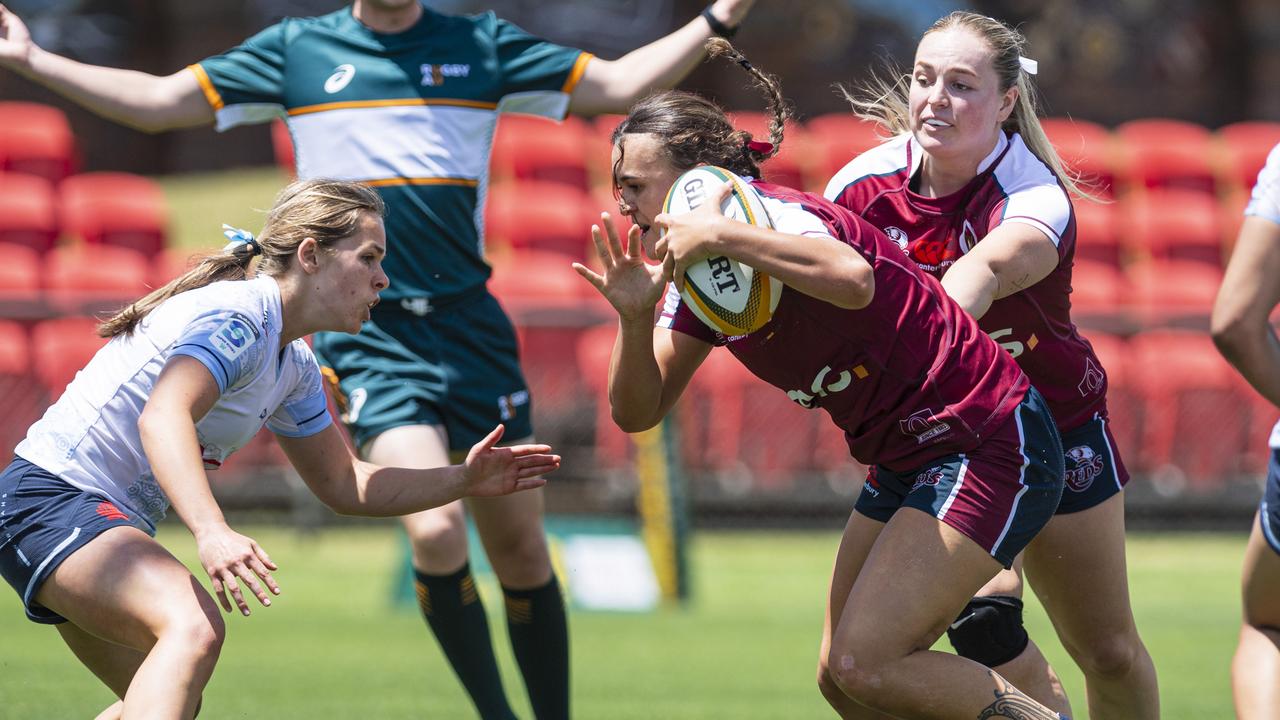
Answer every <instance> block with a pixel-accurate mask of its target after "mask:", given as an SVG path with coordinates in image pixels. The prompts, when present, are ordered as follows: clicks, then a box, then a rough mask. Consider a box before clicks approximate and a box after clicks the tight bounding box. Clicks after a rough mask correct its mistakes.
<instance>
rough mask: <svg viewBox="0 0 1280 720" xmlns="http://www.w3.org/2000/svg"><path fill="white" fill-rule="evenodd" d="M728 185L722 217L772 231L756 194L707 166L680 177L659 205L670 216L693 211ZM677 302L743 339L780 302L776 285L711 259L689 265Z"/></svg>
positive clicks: (745, 267) (729, 175)
mask: <svg viewBox="0 0 1280 720" xmlns="http://www.w3.org/2000/svg"><path fill="white" fill-rule="evenodd" d="M725 183H729V185H730V186H732V188H733V192H732V194H731V195H729V197H728V199H727V200H725V202H724V204H723V205H721V206H720V211H721V212H723V213H724V214H725V216H726V217H728V218H731V219H733V220H737V221H738V222H744V223H748V224H750V225H758V226H760V227H767V228H772V227H773V221H772V220H770V219H769V212H768V210H766V209H765V206H764V202H763V200H761V198H760V195H759V193H757V192H756V191H755V188H753V187H751V185H750V184H749V183H747V181H745V180H743V179H742V178H740V177H738V176H737V175H735V174H733V173H731V172H729V171H728V170H724V169H723V168H718V167H714V166H710V165H705V166H702V167H696V168H694V169H692V170H690V171H688V172H686V173H684V174H683V175H681V176H680V177H679V178H678V179H677V180H676V181H675V184H673V185H672V186H671V189H670V190H669V191H667V199H666V201H665V202H664V203H663V204H662V211H663V212H664V213H670V214H672V215H679V214H681V213H686V212H689V211H690V210H694V209H697V208H698V207H699V206H701V205H702V203H703V202H704V201H706V199H707V197H708V196H709V195H710V193H711V191H712V190H714V189H715V188H717V187H719V186H720V185H723V184H725ZM680 296H681V297H682V298H683V300H684V302H685V303H686V304H688V305H689V309H691V310H692V311H693V314H694V315H697V316H698V319H699V320H701V321H702V322H704V323H706V325H707V326H708V327H710V328H711V329H712V330H715V331H716V332H718V333H721V334H722V335H727V336H730V337H732V336H738V335H747V334H749V333H752V332H755V331H756V330H759V329H760V328H762V327H764V325H765V323H768V322H769V321H770V320H771V319H773V311H774V310H776V309H777V308H778V299H779V298H780V297H782V282H781V281H779V280H778V279H777V278H773V277H770V276H769V275H766V274H765V273H762V272H756V271H755V270H753V269H752V268H751V267H750V266H748V265H744V264H743V263H740V262H738V261H737V260H734V259H733V258H731V257H723V256H722V257H711V258H707V259H705V260H700V261H698V262H697V263H694V264H693V265H691V266H690V267H689V268H688V269H687V270H686V271H685V274H684V289H683V290H681V291H680Z"/></svg>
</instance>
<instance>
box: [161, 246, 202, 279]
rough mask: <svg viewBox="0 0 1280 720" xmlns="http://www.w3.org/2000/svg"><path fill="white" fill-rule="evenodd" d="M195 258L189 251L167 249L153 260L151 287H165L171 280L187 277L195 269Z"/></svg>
mask: <svg viewBox="0 0 1280 720" xmlns="http://www.w3.org/2000/svg"><path fill="white" fill-rule="evenodd" d="M195 260H196V258H195V256H194V255H193V254H192V253H191V252H190V251H189V250H180V249H178V248H165V249H164V250H162V251H160V252H159V253H157V254H156V256H155V257H154V258H152V259H151V287H156V288H158V287H163V286H165V285H168V284H169V281H170V280H173V279H175V278H177V277H180V276H182V275H185V274H186V272H187V271H188V270H190V269H191V268H192V267H194V263H195Z"/></svg>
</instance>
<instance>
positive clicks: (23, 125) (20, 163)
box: [0, 102, 79, 183]
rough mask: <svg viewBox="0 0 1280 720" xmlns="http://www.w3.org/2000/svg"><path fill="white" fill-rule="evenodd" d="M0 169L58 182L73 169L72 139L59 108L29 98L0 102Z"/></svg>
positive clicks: (74, 141) (68, 126) (74, 169)
mask: <svg viewBox="0 0 1280 720" xmlns="http://www.w3.org/2000/svg"><path fill="white" fill-rule="evenodd" d="M0 128H4V132H0V170H3V171H7V172H19V173H27V174H30V175H39V176H40V177H42V178H44V179H46V180H48V181H49V182H53V183H57V182H61V181H62V179H63V178H65V177H67V176H68V175H71V174H72V173H74V172H76V169H77V165H78V164H79V162H78V161H77V159H76V140H75V135H74V134H73V133H72V132H71V124H70V123H68V122H67V116H66V114H65V113H63V112H62V111H61V110H59V109H58V108H56V107H52V106H50V105H40V104H38V103H29V102H0Z"/></svg>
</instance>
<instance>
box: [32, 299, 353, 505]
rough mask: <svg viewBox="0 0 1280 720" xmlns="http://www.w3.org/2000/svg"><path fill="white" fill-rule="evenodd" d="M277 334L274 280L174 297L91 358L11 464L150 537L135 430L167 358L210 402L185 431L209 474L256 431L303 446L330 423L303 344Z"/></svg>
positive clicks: (164, 501) (152, 482)
mask: <svg viewBox="0 0 1280 720" xmlns="http://www.w3.org/2000/svg"><path fill="white" fill-rule="evenodd" d="M280 331H281V308H280V286H279V285H277V284H276V281H275V279H274V278H271V277H266V276H263V277H259V278H255V279H253V280H232V281H224V282H217V283H213V284H211V285H207V286H205V287H203V288H198V289H196V290H190V291H187V292H185V293H181V294H179V295H176V296H174V297H172V298H170V299H169V300H167V301H165V302H164V303H162V304H161V305H160V306H158V307H156V308H155V309H154V310H152V311H151V312H150V313H149V314H148V315H147V316H146V317H145V318H144V319H143V320H142V322H141V323H139V325H138V327H137V329H135V330H134V332H133V334H132V335H128V336H125V335H121V336H117V337H115V338H113V339H112V340H111V341H110V342H109V343H107V344H106V346H104V347H103V348H102V349H101V350H99V351H98V353H97V354H96V355H94V357H93V359H92V360H91V361H89V364H88V365H86V366H85V367H84V369H83V370H81V371H80V372H78V373H76V376H75V379H74V380H72V381H71V384H70V385H68V386H67V389H66V391H65V392H64V393H63V394H62V397H60V398H58V401H57V402H56V403H54V404H53V406H52V407H50V408H49V409H48V410H47V411H46V412H45V414H44V417H42V418H41V419H40V420H39V421H37V422H36V423H35V424H34V425H32V426H31V429H30V430H28V431H27V437H26V439H25V440H23V441H22V442H21V443H19V444H18V447H17V448H16V449H15V453H16V454H17V455H19V456H21V457H22V458H24V459H26V460H28V461H30V462H32V463H34V464H36V465H38V466H40V467H42V468H44V469H45V470H48V471H49V472H51V473H54V474H55V475H57V476H59V477H60V478H62V479H63V480H66V481H67V482H69V483H71V484H72V485H75V486H76V487H78V488H80V489H82V490H86V491H89V492H96V493H101V494H103V495H106V496H107V497H109V498H110V499H111V500H112V501H113V502H115V503H116V504H117V505H119V506H122V507H127V508H129V509H131V510H133V511H134V513H135V514H137V515H138V516H139V517H140V518H142V519H143V520H144V521H145V522H147V523H149V524H150V525H151V526H152V529H153V530H154V526H155V523H156V522H157V521H159V520H160V519H161V518H163V517H164V514H165V510H167V509H168V507H169V500H168V498H166V497H165V495H164V492H163V491H162V490H161V489H160V486H159V485H158V484H157V483H156V479H155V476H154V475H153V474H152V472H151V464H150V462H149V461H148V460H147V457H146V453H145V452H143V448H142V440H141V437H140V434H139V432H138V418H139V416H140V415H141V413H142V408H143V406H144V405H145V404H146V402H147V398H148V397H149V396H150V394H151V389H152V387H153V386H154V385H155V381H156V378H157V377H158V376H159V374H160V370H161V369H162V368H163V367H164V364H165V362H166V361H167V360H168V359H169V358H170V357H171V356H173V355H188V356H190V357H193V358H195V359H197V360H199V361H200V362H201V363H203V364H204V366H205V367H207V368H208V369H209V372H210V373H211V374H212V375H213V377H214V379H215V380H216V381H217V383H218V389H219V391H221V395H220V397H219V398H218V400H217V402H215V403H214V405H213V407H212V408H211V409H210V410H209V412H208V413H207V414H206V415H205V416H204V417H203V418H201V419H200V420H199V422H197V423H196V436H197V438H198V439H199V441H200V449H201V453H202V455H203V460H204V466H205V468H206V469H208V470H216V469H217V468H218V467H219V466H220V465H221V464H222V462H223V460H225V459H226V458H227V456H228V455H230V454H231V453H232V452H233V451H235V450H237V449H239V448H240V447H242V446H244V444H245V443H247V442H248V441H249V440H250V439H251V438H252V437H253V436H254V435H255V434H257V432H258V431H259V430H260V429H261V428H262V426H263V425H264V424H265V425H266V426H267V427H268V428H270V430H271V431H272V432H274V433H276V434H278V435H285V436H288V437H307V436H310V435H314V434H315V433H317V432H320V431H321V430H323V429H324V428H326V427H327V426H328V425H329V424H330V422H332V420H331V419H330V417H329V412H328V408H327V406H326V404H325V396H324V391H323V385H322V383H321V377H320V369H319V367H318V366H317V365H316V360H315V357H314V356H313V355H312V354H311V349H310V348H308V347H307V345H306V343H305V342H304V341H302V340H294V341H293V342H291V343H289V344H288V345H286V346H285V347H283V348H281V347H280Z"/></svg>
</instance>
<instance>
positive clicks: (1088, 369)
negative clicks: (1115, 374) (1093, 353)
mask: <svg viewBox="0 0 1280 720" xmlns="http://www.w3.org/2000/svg"><path fill="white" fill-rule="evenodd" d="M1105 379H1106V375H1105V374H1103V372H1102V368H1100V367H1098V366H1097V365H1095V364H1094V362H1093V359H1092V358H1085V359H1084V379H1082V380H1081V381H1080V384H1079V385H1077V386H1076V389H1078V390H1079V391H1080V395H1081V396H1082V397H1087V396H1088V395H1090V394H1091V393H1100V392H1102V383H1103V381H1104V380H1105Z"/></svg>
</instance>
